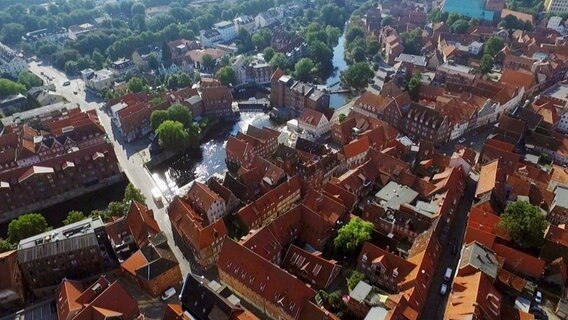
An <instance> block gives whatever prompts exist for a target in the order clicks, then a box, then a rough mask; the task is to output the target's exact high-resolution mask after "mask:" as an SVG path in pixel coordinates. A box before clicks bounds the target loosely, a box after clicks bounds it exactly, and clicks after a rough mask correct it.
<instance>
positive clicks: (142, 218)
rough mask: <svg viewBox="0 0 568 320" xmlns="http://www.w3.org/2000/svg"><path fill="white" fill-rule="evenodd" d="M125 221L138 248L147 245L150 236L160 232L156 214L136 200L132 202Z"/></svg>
mask: <svg viewBox="0 0 568 320" xmlns="http://www.w3.org/2000/svg"><path fill="white" fill-rule="evenodd" d="M125 220H126V223H127V224H128V227H129V228H130V232H131V233H132V236H133V237H134V241H135V242H136V245H137V246H138V247H141V246H142V245H144V244H146V243H147V242H148V238H149V237H150V236H152V235H154V234H156V233H158V232H160V227H159V226H158V222H156V219H154V212H153V211H152V210H151V209H148V207H146V206H145V205H143V204H140V203H138V202H137V201H135V200H133V201H132V202H130V207H129V208H128V212H127V213H126V217H125Z"/></svg>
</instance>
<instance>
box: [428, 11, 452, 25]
mask: <svg viewBox="0 0 568 320" xmlns="http://www.w3.org/2000/svg"><path fill="white" fill-rule="evenodd" d="M447 19H448V13H447V12H441V11H440V9H436V10H434V11H432V12H430V14H429V15H428V21H430V22H433V23H437V22H442V21H446V20H447Z"/></svg>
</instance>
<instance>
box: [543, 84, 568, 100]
mask: <svg viewBox="0 0 568 320" xmlns="http://www.w3.org/2000/svg"><path fill="white" fill-rule="evenodd" d="M544 95H545V96H549V97H553V98H556V99H560V100H564V101H568V85H565V84H559V85H556V86H553V87H552V88H550V89H548V90H546V91H545V92H544Z"/></svg>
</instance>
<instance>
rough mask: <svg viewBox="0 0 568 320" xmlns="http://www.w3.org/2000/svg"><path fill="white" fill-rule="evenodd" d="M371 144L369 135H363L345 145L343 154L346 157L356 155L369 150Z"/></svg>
mask: <svg viewBox="0 0 568 320" xmlns="http://www.w3.org/2000/svg"><path fill="white" fill-rule="evenodd" d="M370 146H371V144H370V142H369V138H368V137H367V136H363V137H361V138H359V139H357V140H353V141H351V142H350V143H348V144H346V145H344V146H343V154H344V155H345V158H346V159H350V158H353V157H356V156H358V155H360V154H362V153H366V152H367V151H369V148H370Z"/></svg>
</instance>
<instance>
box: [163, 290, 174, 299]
mask: <svg viewBox="0 0 568 320" xmlns="http://www.w3.org/2000/svg"><path fill="white" fill-rule="evenodd" d="M175 294H176V289H175V288H174V287H171V288H169V289H167V290H166V291H164V293H162V300H163V301H166V300H168V299H169V298H171V297H173V296H174V295H175Z"/></svg>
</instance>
